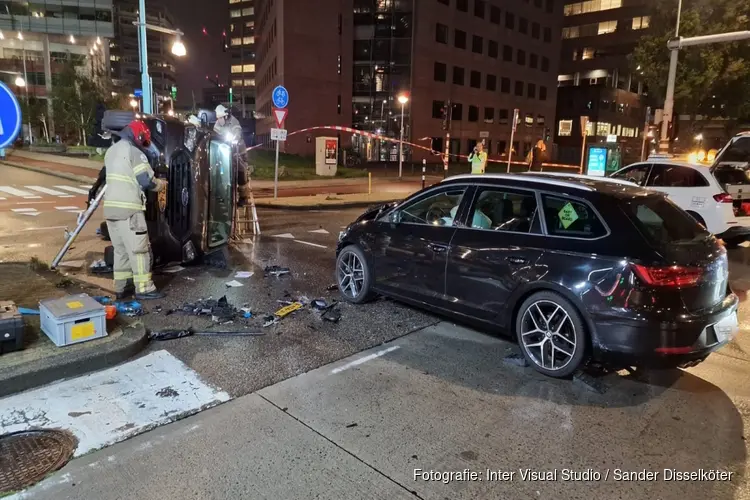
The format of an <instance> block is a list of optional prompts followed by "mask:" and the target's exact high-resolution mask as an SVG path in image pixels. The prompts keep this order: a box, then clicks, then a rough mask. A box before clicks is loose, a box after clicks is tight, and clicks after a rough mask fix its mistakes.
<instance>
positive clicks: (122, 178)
mask: <svg viewBox="0 0 750 500" xmlns="http://www.w3.org/2000/svg"><path fill="white" fill-rule="evenodd" d="M112 181H117V182H125V183H127V184H133V185H135V186H137V185H138V181H137V180H136V179H135V177H131V176H129V175H121V174H107V182H108V183H109V182H112Z"/></svg>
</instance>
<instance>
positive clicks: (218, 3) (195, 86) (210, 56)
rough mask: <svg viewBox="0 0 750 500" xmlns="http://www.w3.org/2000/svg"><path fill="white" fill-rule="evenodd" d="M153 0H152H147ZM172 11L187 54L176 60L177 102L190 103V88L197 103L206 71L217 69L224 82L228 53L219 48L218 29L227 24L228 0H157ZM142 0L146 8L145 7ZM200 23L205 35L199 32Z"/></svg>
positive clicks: (225, 81) (207, 83) (209, 84)
mask: <svg viewBox="0 0 750 500" xmlns="http://www.w3.org/2000/svg"><path fill="white" fill-rule="evenodd" d="M151 1H155V0H151ZM161 1H162V2H163V3H164V4H165V5H166V6H167V8H169V10H170V11H171V12H172V16H173V17H174V20H175V24H176V26H175V28H177V29H181V30H182V31H184V32H185V47H186V48H187V56H186V57H184V58H182V59H181V60H178V62H177V72H178V74H177V85H178V88H179V89H178V97H177V100H178V101H179V105H180V106H190V105H191V104H192V96H191V91H194V92H195V98H196V100H197V101H198V103H199V104H200V100H201V95H202V93H201V91H202V89H203V88H204V87H207V86H211V85H212V84H211V83H209V82H207V81H206V74H209V75H211V77H212V78H214V77H215V75H216V74H217V73H218V75H219V81H220V82H221V83H227V81H228V79H229V78H228V76H229V75H228V71H229V53H226V52H223V51H222V50H221V32H222V31H223V30H225V29H227V25H228V24H229V2H227V1H226V0H161ZM148 2H149V0H146V10H147V11H148ZM203 27H205V28H206V30H207V31H208V34H209V36H208V37H205V36H204V35H203V33H202V29H203Z"/></svg>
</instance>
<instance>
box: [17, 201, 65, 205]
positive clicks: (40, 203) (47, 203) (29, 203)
mask: <svg viewBox="0 0 750 500" xmlns="http://www.w3.org/2000/svg"><path fill="white" fill-rule="evenodd" d="M52 203H55V202H54V201H17V202H16V205H49V204H52Z"/></svg>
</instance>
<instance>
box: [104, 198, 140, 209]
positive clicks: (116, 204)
mask: <svg viewBox="0 0 750 500" xmlns="http://www.w3.org/2000/svg"><path fill="white" fill-rule="evenodd" d="M104 206H105V207H110V208H128V209H133V210H145V206H144V205H141V204H140V203H129V202H127V201H112V200H104Z"/></svg>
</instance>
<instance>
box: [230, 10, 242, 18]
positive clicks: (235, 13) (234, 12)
mask: <svg viewBox="0 0 750 500" xmlns="http://www.w3.org/2000/svg"><path fill="white" fill-rule="evenodd" d="M229 17H242V11H241V10H240V9H235V10H230V11H229Z"/></svg>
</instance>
